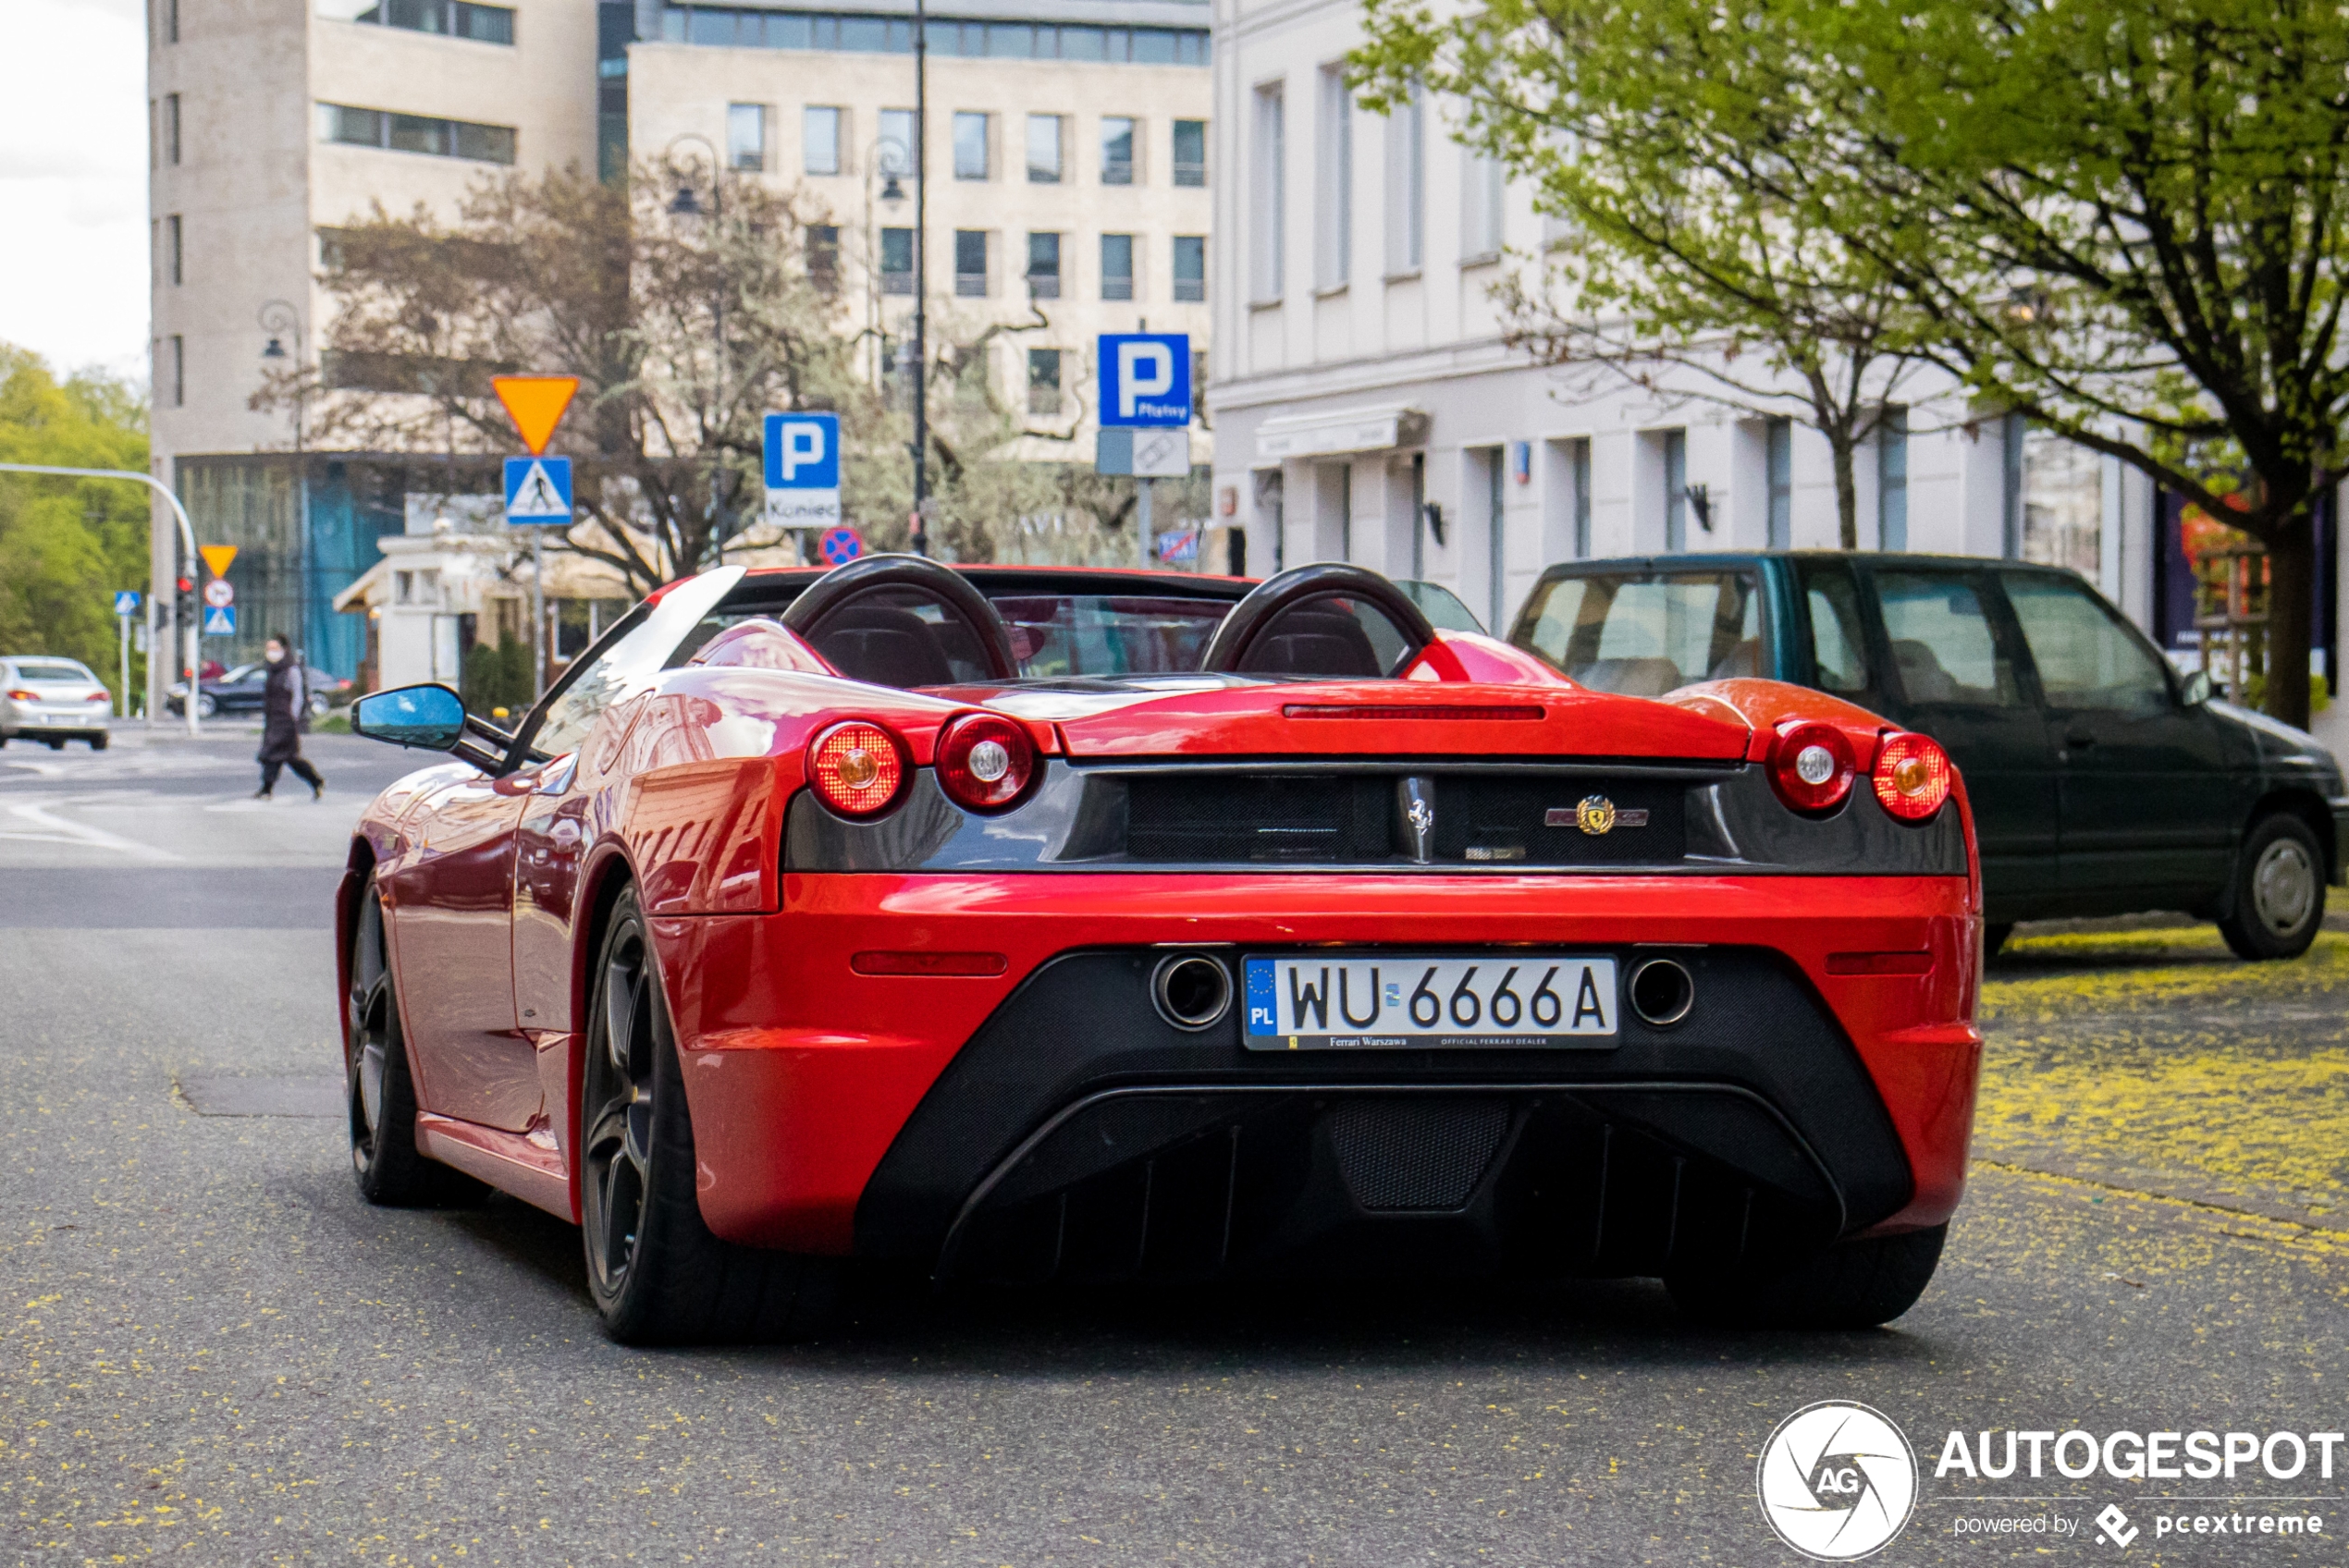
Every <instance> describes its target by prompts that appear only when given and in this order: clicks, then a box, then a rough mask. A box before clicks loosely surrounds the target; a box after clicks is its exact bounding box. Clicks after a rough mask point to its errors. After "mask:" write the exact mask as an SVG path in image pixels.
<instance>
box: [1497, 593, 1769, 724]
mask: <svg viewBox="0 0 2349 1568" xmlns="http://www.w3.org/2000/svg"><path fill="white" fill-rule="evenodd" d="M1518 626H1519V631H1518V634H1517V639H1516V640H1517V642H1518V644H1519V646H1520V647H1525V648H1530V649H1531V650H1532V651H1533V652H1534V653H1537V654H1539V655H1542V656H1543V658H1545V659H1547V660H1549V661H1550V663H1552V664H1554V665H1556V666H1557V668H1559V669H1560V670H1562V671H1563V672H1564V673H1565V674H1566V676H1567V678H1568V680H1577V681H1580V683H1581V684H1583V685H1585V686H1589V687H1591V688H1593V690H1596V691H1601V692H1622V693H1624V694H1625V695H1627V696H1634V697H1660V696H1662V695H1664V693H1665V692H1670V691H1675V690H1677V689H1679V687H1682V686H1687V685H1690V684H1691V683H1692V682H1695V681H1699V680H1724V679H1726V678H1728V677H1729V676H1733V675H1759V674H1761V673H1762V594H1761V585H1760V583H1759V582H1758V581H1757V580H1756V578H1755V576H1754V574H1753V572H1750V571H1704V572H1620V573H1599V574H1593V575H1592V576H1588V577H1579V576H1578V577H1556V578H1552V579H1550V580H1549V581H1547V582H1543V583H1541V584H1540V585H1539V586H1537V587H1536V588H1535V589H1534V591H1533V598H1532V601H1531V603H1530V604H1528V605H1527V606H1526V608H1525V610H1524V612H1523V613H1522V614H1520V615H1519V618H1518Z"/></svg>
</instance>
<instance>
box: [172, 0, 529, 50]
mask: <svg viewBox="0 0 2349 1568" xmlns="http://www.w3.org/2000/svg"><path fill="white" fill-rule="evenodd" d="M170 4H171V5H172V6H173V7H174V9H175V10H176V9H177V8H178V0H170ZM351 20H352V21H355V22H369V23H372V24H374V25H375V26H377V27H396V28H402V29H405V30H406V31H410V32H433V33H439V34H441V35H442V36H444V37H448V38H462V39H467V40H470V41H471V42H473V43H503V44H507V45H511V44H512V43H513V41H514V13H513V9H512V7H511V6H477V5H474V4H473V0H376V3H375V4H374V5H372V6H367V8H366V9H364V10H363V11H361V12H360V13H359V14H358V15H357V16H354V17H352V18H351Z"/></svg>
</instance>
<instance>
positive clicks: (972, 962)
mask: <svg viewBox="0 0 2349 1568" xmlns="http://www.w3.org/2000/svg"><path fill="white" fill-rule="evenodd" d="M848 967H849V968H851V969H853V970H855V972H856V973H857V974H978V975H986V974H1002V973H1003V971H1004V970H1006V969H1009V968H1010V967H1011V962H1010V961H1009V960H1008V959H1006V958H1004V957H1003V955H1002V953H858V954H857V955H856V956H855V957H854V958H852V959H850V960H849V961H848Z"/></svg>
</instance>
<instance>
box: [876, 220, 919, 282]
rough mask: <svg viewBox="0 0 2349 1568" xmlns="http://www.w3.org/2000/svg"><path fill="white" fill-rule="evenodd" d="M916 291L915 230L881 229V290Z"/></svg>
mask: <svg viewBox="0 0 2349 1568" xmlns="http://www.w3.org/2000/svg"><path fill="white" fill-rule="evenodd" d="M913 291H914V231H913V230H912V229H910V228H884V229H882V230H881V292H882V293H884V294H911V293H912V292H913Z"/></svg>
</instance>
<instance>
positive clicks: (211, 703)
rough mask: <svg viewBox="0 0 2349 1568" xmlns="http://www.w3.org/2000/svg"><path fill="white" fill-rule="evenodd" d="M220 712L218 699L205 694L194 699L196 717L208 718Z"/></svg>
mask: <svg viewBox="0 0 2349 1568" xmlns="http://www.w3.org/2000/svg"><path fill="white" fill-rule="evenodd" d="M219 711H220V699H218V698H217V697H215V696H214V695H213V694H212V693H211V692H203V694H201V695H200V696H198V697H197V698H196V717H198V718H210V717H213V716H214V715H215V714H217V713H218V712H219Z"/></svg>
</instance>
